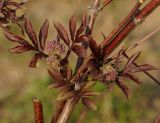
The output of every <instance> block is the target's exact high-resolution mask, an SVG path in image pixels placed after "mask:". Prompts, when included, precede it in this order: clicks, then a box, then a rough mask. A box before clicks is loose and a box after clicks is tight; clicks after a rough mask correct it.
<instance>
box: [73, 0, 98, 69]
mask: <svg viewBox="0 0 160 123" xmlns="http://www.w3.org/2000/svg"><path fill="white" fill-rule="evenodd" d="M99 2H100V0H95V1H94V4H93V5H92V6H91V8H90V9H91V10H90V13H89V17H88V24H87V27H86V31H85V35H88V36H89V35H91V34H92V30H93V26H94V22H95V19H96V17H97V12H98V9H99ZM88 44H89V42H87V43H83V44H82V45H83V46H84V47H85V48H86V49H87V47H88ZM83 61H84V58H81V57H78V60H77V64H76V69H75V71H77V70H78V69H79V67H80V66H81V65H82V63H83Z"/></svg>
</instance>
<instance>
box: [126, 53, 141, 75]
mask: <svg viewBox="0 0 160 123" xmlns="http://www.w3.org/2000/svg"><path fill="white" fill-rule="evenodd" d="M140 54H141V51H140V52H137V53H135V54H133V55H132V56H131V57H130V58H129V60H128V62H127V64H126V66H125V68H124V73H126V72H128V71H129V70H130V67H131V66H132V64H133V63H134V61H135V60H136V59H137V58H138V57H139V56H140Z"/></svg>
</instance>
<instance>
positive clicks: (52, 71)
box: [48, 67, 64, 81]
mask: <svg viewBox="0 0 160 123" xmlns="http://www.w3.org/2000/svg"><path fill="white" fill-rule="evenodd" d="M48 73H49V75H50V76H51V77H52V78H53V79H55V80H56V81H64V77H63V76H62V75H61V74H60V72H58V71H57V70H56V69H55V68H53V67H52V68H50V69H48Z"/></svg>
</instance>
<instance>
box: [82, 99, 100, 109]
mask: <svg viewBox="0 0 160 123" xmlns="http://www.w3.org/2000/svg"><path fill="white" fill-rule="evenodd" d="M82 103H83V104H84V105H85V106H86V107H87V108H89V109H92V110H95V111H96V110H97V107H96V104H95V102H94V101H93V100H92V99H90V98H87V97H83V98H82Z"/></svg>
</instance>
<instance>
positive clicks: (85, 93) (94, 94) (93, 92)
mask: <svg viewBox="0 0 160 123" xmlns="http://www.w3.org/2000/svg"><path fill="white" fill-rule="evenodd" d="M99 95H100V93H99V92H96V91H84V92H82V96H86V97H88V96H99Z"/></svg>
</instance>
